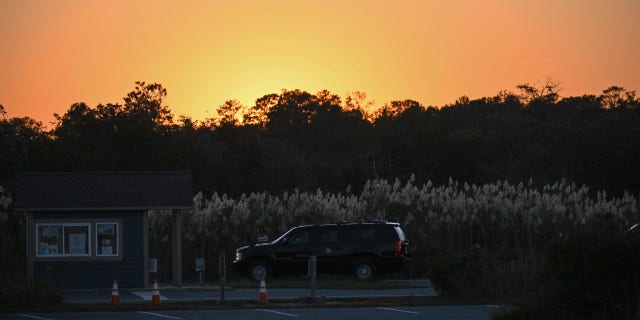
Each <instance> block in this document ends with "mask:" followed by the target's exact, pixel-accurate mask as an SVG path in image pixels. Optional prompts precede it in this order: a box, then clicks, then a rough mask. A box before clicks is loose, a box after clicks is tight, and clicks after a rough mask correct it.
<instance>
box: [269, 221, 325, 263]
mask: <svg viewBox="0 0 640 320" xmlns="http://www.w3.org/2000/svg"><path fill="white" fill-rule="evenodd" d="M315 238H316V235H315V232H314V230H313V228H299V229H295V230H292V231H291V232H290V234H288V235H287V236H286V237H285V238H284V239H283V240H282V243H281V244H280V246H279V248H278V249H277V250H276V253H275V254H276V259H277V260H278V270H279V272H280V273H288V274H303V273H306V271H307V259H308V258H309V257H310V256H311V254H312V253H314V251H315V249H314V247H313V243H315V242H316V241H315Z"/></svg>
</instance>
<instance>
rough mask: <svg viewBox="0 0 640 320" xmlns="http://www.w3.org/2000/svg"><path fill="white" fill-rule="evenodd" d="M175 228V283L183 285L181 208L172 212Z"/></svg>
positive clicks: (173, 246)
mask: <svg viewBox="0 0 640 320" xmlns="http://www.w3.org/2000/svg"><path fill="white" fill-rule="evenodd" d="M171 216H172V220H173V223H172V224H173V228H172V229H171V230H172V232H171V235H172V237H171V240H172V241H171V249H172V250H171V262H172V267H173V283H174V284H175V285H176V286H178V287H181V286H182V213H181V212H180V210H173V211H172V212H171Z"/></svg>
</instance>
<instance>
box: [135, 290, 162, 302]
mask: <svg viewBox="0 0 640 320" xmlns="http://www.w3.org/2000/svg"><path fill="white" fill-rule="evenodd" d="M131 293H133V294H135V295H136V296H138V297H140V298H142V300H146V301H151V297H153V292H151V291H135V292H131ZM160 300H169V299H168V298H167V297H165V296H163V295H160Z"/></svg>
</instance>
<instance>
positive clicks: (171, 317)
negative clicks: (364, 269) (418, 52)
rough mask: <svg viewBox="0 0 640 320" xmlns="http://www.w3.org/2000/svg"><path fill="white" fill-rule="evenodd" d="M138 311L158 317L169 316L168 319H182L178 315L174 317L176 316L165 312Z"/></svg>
mask: <svg viewBox="0 0 640 320" xmlns="http://www.w3.org/2000/svg"><path fill="white" fill-rule="evenodd" d="M136 312H138V313H142V314H148V315H151V316H156V317H160V318H167V319H182V318H178V317H174V316H167V315H164V314H159V313H153V312H145V311H136Z"/></svg>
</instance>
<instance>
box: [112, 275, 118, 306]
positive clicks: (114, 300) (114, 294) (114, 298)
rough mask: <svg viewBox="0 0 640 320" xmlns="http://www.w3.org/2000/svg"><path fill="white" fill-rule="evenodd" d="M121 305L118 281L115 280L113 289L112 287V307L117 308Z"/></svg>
mask: <svg viewBox="0 0 640 320" xmlns="http://www.w3.org/2000/svg"><path fill="white" fill-rule="evenodd" d="M119 304H120V291H118V280H113V287H111V305H112V306H117V305H119Z"/></svg>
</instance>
